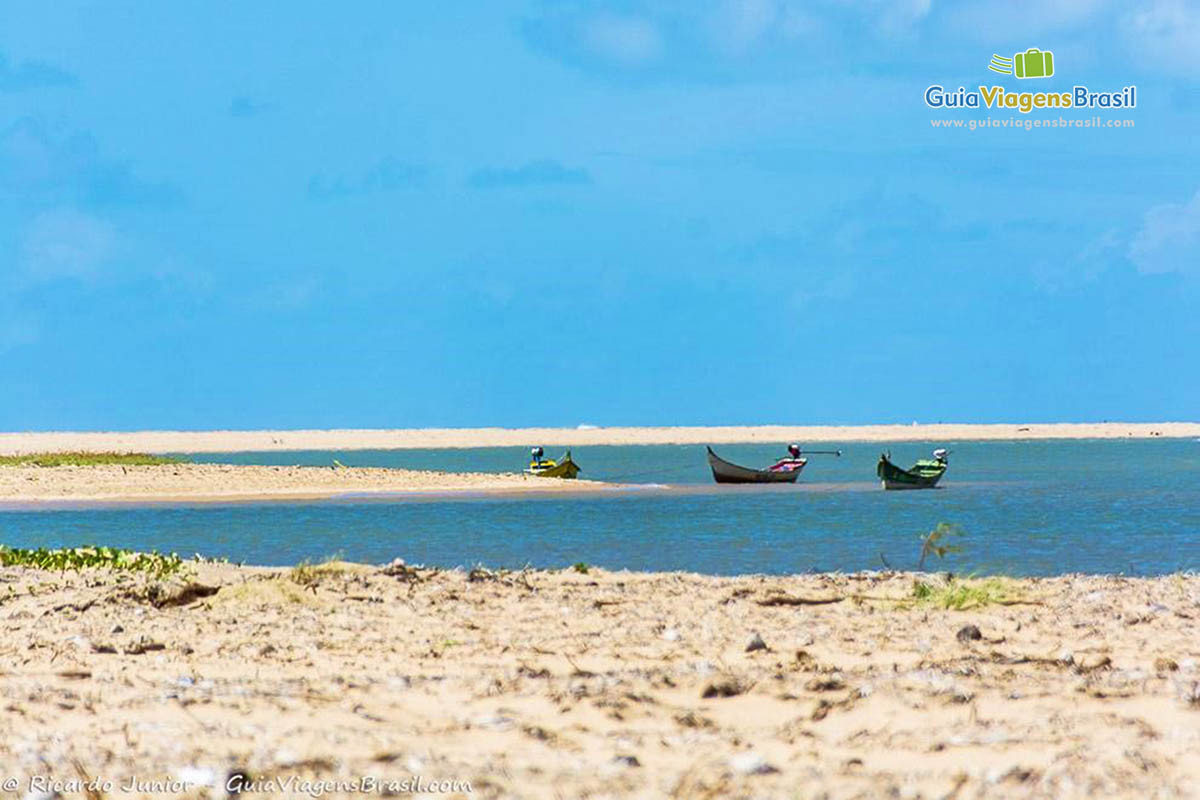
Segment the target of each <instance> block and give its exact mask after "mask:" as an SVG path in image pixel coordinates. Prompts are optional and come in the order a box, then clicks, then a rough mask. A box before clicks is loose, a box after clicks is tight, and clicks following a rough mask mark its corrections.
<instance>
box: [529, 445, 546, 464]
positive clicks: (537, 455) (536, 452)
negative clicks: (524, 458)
mask: <svg viewBox="0 0 1200 800" xmlns="http://www.w3.org/2000/svg"><path fill="white" fill-rule="evenodd" d="M529 453H530V455H532V456H533V460H534V461H541V460H542V456H543V455H545V453H546V451H545V450H543V449H542V448H540V447H532V448H530V450H529Z"/></svg>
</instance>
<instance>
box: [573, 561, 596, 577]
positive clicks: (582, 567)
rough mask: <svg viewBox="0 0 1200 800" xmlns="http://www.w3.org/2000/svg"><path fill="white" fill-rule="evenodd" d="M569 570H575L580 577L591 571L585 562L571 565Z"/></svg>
mask: <svg viewBox="0 0 1200 800" xmlns="http://www.w3.org/2000/svg"><path fill="white" fill-rule="evenodd" d="M571 569H573V570H575V571H576V572H578V573H579V574H580V575H587V574H588V570H589V569H591V567H590V566H588V563H587V562H586V561H577V562H575V563H574V564H572V565H571Z"/></svg>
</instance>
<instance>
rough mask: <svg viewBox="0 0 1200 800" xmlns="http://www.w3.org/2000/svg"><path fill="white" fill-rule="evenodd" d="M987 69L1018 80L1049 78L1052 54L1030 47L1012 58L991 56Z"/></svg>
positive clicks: (1052, 65)
mask: <svg viewBox="0 0 1200 800" xmlns="http://www.w3.org/2000/svg"><path fill="white" fill-rule="evenodd" d="M988 69H990V70H991V71H992V72H999V73H1000V74H1001V75H1015V76H1016V77H1018V78H1049V77H1050V76H1051V75H1053V74H1054V53H1052V52H1050V51H1049V50H1039V49H1037V48H1036V47H1031V48H1029V49H1028V50H1026V51H1025V52H1024V53H1016V54H1014V55H1013V57H1012V58H1008V57H1006V56H998V55H993V56H992V60H991V63H989V64H988Z"/></svg>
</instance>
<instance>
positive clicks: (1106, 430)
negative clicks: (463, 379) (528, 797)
mask: <svg viewBox="0 0 1200 800" xmlns="http://www.w3.org/2000/svg"><path fill="white" fill-rule="evenodd" d="M1158 437H1164V438H1195V437H1200V423H1197V422H1154V423H1149V422H1096V423H1091V422H1088V423H1068V422H1059V423H1029V424H1020V425H1014V424H993V425H975V424H956V423H952V424H941V423H938V424H920V425H918V424H916V423H913V424H911V425H750V426H747V425H727V426H714V427H660V428H600V427H596V426H590V425H584V426H580V427H578V428H423V429H410V430H403V429H402V430H293V431H137V432H130V433H120V432H105V433H76V432H54V433H51V432H46V433H39V432H26V433H0V455H12V454H23V453H40V452H51V451H53V452H62V451H70V450H89V451H103V450H120V451H133V452H140V453H229V452H238V451H244V450H256V451H280V450H369V449H405V448H425V447H428V448H457V447H519V448H527V447H531V446H533V445H539V444H540V445H547V446H553V447H571V446H575V447H583V446H585V445H630V444H731V443H740V442H810V443H811V442H956V441H958V442H963V441H972V440H1009V439H1128V438H1144V439H1151V438H1158Z"/></svg>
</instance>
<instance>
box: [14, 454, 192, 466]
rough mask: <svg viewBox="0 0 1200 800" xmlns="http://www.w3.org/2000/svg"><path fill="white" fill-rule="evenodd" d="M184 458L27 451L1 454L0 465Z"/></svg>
mask: <svg viewBox="0 0 1200 800" xmlns="http://www.w3.org/2000/svg"><path fill="white" fill-rule="evenodd" d="M181 462H182V459H179V458H172V457H170V456H153V455H150V454H148V453H113V452H107V453H87V452H83V451H77V452H73V453H26V454H24V455H19V456H0V467H90V466H96V465H99V464H119V465H121V466H125V467H144V466H154V465H158V464H179V463H181Z"/></svg>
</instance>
